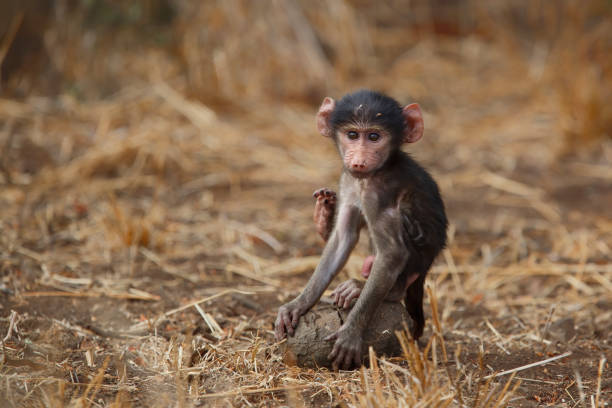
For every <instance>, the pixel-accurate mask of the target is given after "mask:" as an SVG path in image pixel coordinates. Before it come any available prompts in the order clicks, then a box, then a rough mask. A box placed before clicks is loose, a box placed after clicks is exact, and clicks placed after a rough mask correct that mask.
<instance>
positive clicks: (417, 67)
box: [0, 1, 612, 407]
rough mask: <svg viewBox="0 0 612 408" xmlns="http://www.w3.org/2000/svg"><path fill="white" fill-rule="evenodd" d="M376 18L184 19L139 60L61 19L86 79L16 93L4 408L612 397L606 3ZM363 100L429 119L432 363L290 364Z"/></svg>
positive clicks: (414, 352) (281, 14)
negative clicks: (317, 210)
mask: <svg viewBox="0 0 612 408" xmlns="http://www.w3.org/2000/svg"><path fill="white" fill-rule="evenodd" d="M94 3H96V2H93V3H92V4H94ZM145 3H146V4H149V5H151V4H157V3H155V2H149V3H147V2H143V3H142V4H145ZM361 3H362V2H317V7H312V6H311V7H309V6H307V4H306V3H304V2H289V1H278V2H274V5H275V7H271V8H270V7H263V6H261V5H260V4H259V3H255V2H247V1H231V2H228V1H212V2H207V3H206V5H205V6H198V4H199V3H198V2H184V3H181V8H179V9H177V16H176V19H175V20H174V22H173V25H172V26H171V27H169V28H166V30H169V31H170V32H171V33H172V35H173V36H174V37H173V38H174V40H173V41H172V42H171V44H170V45H167V46H158V45H152V44H150V43H148V42H146V41H143V43H142V44H136V45H134V44H133V42H132V43H129V44H132V46H133V47H136V48H135V50H131V49H126V47H127V46H123V47H122V46H120V44H127V43H128V42H125V43H124V42H122V41H127V40H125V39H126V38H132V37H129V35H130V34H129V30H118V31H117V33H118V34H117V38H119V39H120V40H116V42H115V43H114V42H113V41H110V40H109V39H108V38H107V37H105V35H104V32H103V30H101V29H100V30H99V31H98V35H99V38H98V37H96V39H95V41H94V43H92V41H93V40H92V37H91V35H89V36H88V35H85V34H83V33H82V31H83V30H84V29H83V26H82V25H81V22H82V21H84V20H82V19H84V18H85V17H84V15H86V14H87V13H85V12H84V11H83V10H81V9H78V10H76V11H75V10H72V11H70V9H67V10H64V9H61V8H60V9H58V10H56V14H54V15H55V16H56V17H55V18H58V19H61V18H68V17H72V18H73V19H72V20H70V21H72V23H70V24H68V23H66V22H65V20H61V21H60V23H61V22H63V24H59V23H57V22H56V24H51V25H50V27H49V28H48V30H47V32H46V36H45V41H46V47H47V52H48V54H49V58H50V61H51V62H52V63H51V65H52V70H55V71H57V72H58V73H59V74H60V77H61V78H62V79H63V81H64V82H63V85H64V86H65V87H64V88H62V91H61V92H59V94H57V95H50V96H41V93H37V92H34V91H28V92H26V94H25V95H22V96H21V97H13V98H8V97H1V98H0V146H1V147H0V148H1V149H2V150H1V152H2V154H1V156H0V183H1V184H0V208H2V212H1V215H0V276H1V277H2V280H1V282H0V291H1V292H2V294H1V295H0V296H1V297H0V338H1V339H3V340H2V344H1V349H0V350H1V351H0V353H1V366H0V390H1V392H0V405H3V406H37V407H38V406H45V407H59V406H74V407H82V406H85V407H94V406H114V407H124V406H201V405H204V406H208V405H212V406H217V405H219V406H220V405H222V406H227V405H236V406H245V405H247V406H251V405H254V406H282V405H288V406H320V405H334V406H398V407H404V406H405V407H408V406H410V407H431V406H439V407H446V406H452V407H455V406H457V407H458V406H469V407H506V406H513V407H515V406H519V407H531V406H551V405H552V406H562V407H576V406H584V407H605V406H609V404H610V399H611V398H612V390H611V387H612V383H611V378H610V375H609V371H610V366H609V364H610V361H611V360H612V337H611V335H610V333H612V323H611V322H612V296H611V295H610V294H611V293H612V258H611V253H612V251H611V248H612V221H611V220H612V213H611V207H610V204H609V203H610V202H612V190H611V189H610V183H611V181H612V166H611V163H612V144H611V139H610V137H609V136H610V134H611V133H610V129H611V127H610V118H611V117H612V116H610V115H611V113H610V111H609V107H608V106H607V101H608V100H609V97H608V96H609V92H610V84H611V83H612V81H610V77H609V74H610V72H611V71H610V69H609V67H610V61H611V59H610V55H612V53H610V52H606V50H609V48H606V47H608V45H607V44H609V43H606V41H607V40H609V38H612V36H610V33H611V30H610V19H609V16H610V14H609V13H610V11H609V10H608V9H605V7H608V6H606V3H605V2H592V3H589V7H585V8H581V9H579V10H575V9H574V6H572V5H571V4H569V3H567V4H566V3H563V4H562V5H563V7H555V6H548V5H547V3H539V2H535V3H534V4H535V5H533V6H530V7H533V8H530V7H527V8H522V7H517V6H516V5H515V4H514V3H513V2H503V4H502V5H501V6H497V5H496V6H490V7H484V6H483V7H480V8H477V9H476V12H477V16H478V17H477V18H473V17H469V15H468V14H466V13H465V9H463V8H462V7H464V5H462V4H463V3H461V2H458V3H457V4H458V5H457V6H456V7H459V9H458V11H459V12H460V13H459V14H457V13H455V12H453V10H450V12H449V10H446V11H445V12H442V11H440V10H441V9H440V10H438V9H437V8H436V7H433V6H431V7H430V6H429V3H425V2H423V3H422V2H414V4H413V6H411V7H413V8H412V9H410V8H407V7H405V5H404V4H403V3H402V2H396V1H390V2H385V3H384V4H381V5H378V6H376V7H374V8H371V6H368V5H366V4H361ZM139 4H140V3H139ZM601 7H604V9H602V8H601ZM517 10H518V11H517ZM602 10H604V11H605V10H607V11H606V12H607V13H608V14H605V13H603V11H602ZM438 11H439V12H438ZM62 13H66V14H62ZM71 13H72V14H71ZM512 13H519V16H518V17H517V16H515V15H513V14H512ZM520 13H526V17H525V16H523V17H525V18H522V17H521V15H520ZM556 13H558V14H559V15H560V16H561V17H562V18H563V20H562V21H564V22H567V23H564V24H561V27H562V28H563V30H562V32H557V31H554V30H552V28H550V27H553V26H554V24H553V23H552V22H550V21H549V20H551V19H552V20H554V18H553V17H554V16H556V15H557V14H556ZM597 13H599V14H597ZM602 13H603V14H602ZM448 15H451V16H453V15H461V16H464V17H465V18H464V19H460V21H459V20H456V19H452V18H451V19H450V20H448V19H447V16H448ZM598 15H599V16H601V15H603V16H604V17H603V18H596V17H593V16H598ZM445 16H446V17H445ZM366 17H367V18H366ZM519 17H521V18H519ZM26 20H27V17H26ZM552 20H551V21H552ZM14 21H15V23H14V24H18V23H19V17H15V20H14ZM66 21H67V20H66ZM458 21H459V22H458ZM25 23H26V21H25V20H24V24H25ZM361 23H363V26H362V25H360V24H361ZM360 27H363V29H361V28H360ZM534 27H536V28H537V27H539V30H536V29H535V28H534ZM584 27H586V28H588V30H586V29H585V30H582V28H584ZM529 30H533V31H529ZM85 31H87V30H85ZM88 32H89V31H88ZM94 32H95V31H94ZM18 33H19V32H18ZM89 33H90V34H91V32H89ZM339 33H341V34H339ZM449 33H451V34H452V35H449ZM453 33H454V34H453ZM551 33H552V34H551ZM81 34H83V35H81ZM131 35H132V36H133V34H131ZM3 38H4V40H2V41H4V43H3V42H2V41H0V50H4V49H5V47H4V45H2V44H6V49H8V48H10V46H11V42H12V41H13V40H12V39H11V38H10V36H6V35H5V37H3ZM136 38H137V37H136ZM532 38H533V39H537V42H536V43H535V45H534V44H532V43H531V42H529V39H532ZM551 38H554V39H557V38H558V39H559V40H558V41H556V42H547V41H548V40H550V39H551ZM15 41H17V40H15ZM132 41H133V40H132ZM568 42H572V44H575V47H574V48H572V49H569V48H563V47H561V46H560V45H559V44H562V43H568ZM92 44H94V45H92ZM118 44H119V45H118ZM542 50H544V51H542ZM1 54H2V55H6V57H7V58H8V57H10V54H6V52H5V51H2V53H1ZM76 56H79V58H77V57H76ZM575 56H580V58H587V56H588V58H590V60H589V62H590V63H589V64H587V65H585V64H582V63H581V59H580V58H574V57H575ZM94 57H95V58H94ZM0 60H2V58H0ZM101 61H104V63H101ZM49 69H50V70H51V68H49ZM16 78H17V77H11V78H7V79H6V81H7V82H6V84H5V88H4V89H6V90H7V92H9V91H12V92H14V94H16V95H18V94H19V90H20V89H21V90H23V89H31V88H28V87H30V86H33V85H32V84H33V83H34V82H33V81H34V80H33V79H29V80H26V79H21V80H19V81H18V80H17V79H16ZM20 81H21V82H20ZM357 86H367V87H374V88H379V89H382V90H384V91H387V92H389V93H390V94H392V95H393V96H395V97H397V98H398V99H400V100H401V101H402V102H409V101H413V100H415V101H417V102H419V103H420V104H421V105H422V107H423V108H424V111H425V115H426V116H425V122H426V128H427V131H426V137H425V139H424V140H423V141H422V142H419V144H417V145H416V146H411V147H410V150H411V151H412V152H413V153H414V156H415V157H416V158H417V159H418V160H419V161H420V162H422V163H423V164H425V165H426V166H427V167H428V168H429V169H430V170H431V171H432V172H433V173H434V175H435V177H436V179H437V180H438V182H439V184H440V186H441V189H442V192H443V196H444V198H445V201H446V204H447V207H448V211H449V216H450V220H451V228H450V231H449V237H450V244H449V246H448V249H447V250H445V252H444V253H443V255H442V256H440V258H439V259H438V261H437V262H436V264H435V265H434V267H433V269H432V270H431V271H430V275H429V278H428V283H427V285H428V299H427V303H428V307H427V315H428V320H427V329H426V333H425V336H424V338H425V339H426V344H423V345H421V347H418V346H417V345H415V344H414V343H413V342H411V341H409V340H408V339H407V338H406V336H405V335H403V334H401V333H399V334H398V335H399V336H400V339H401V341H402V345H403V349H404V355H403V356H402V357H396V358H374V356H371V358H370V360H371V361H372V362H373V363H372V364H371V366H370V367H369V368H363V369H362V370H361V371H355V372H339V373H334V372H329V371H327V370H324V369H322V370H305V369H300V368H296V367H289V366H286V365H285V364H284V363H283V362H282V359H281V356H280V354H279V349H278V344H276V343H275V342H274V340H273V333H272V322H273V320H274V317H275V314H276V311H277V307H278V306H279V305H280V304H281V303H282V302H285V301H287V300H288V299H290V298H291V297H293V296H295V295H296V294H297V293H298V291H299V290H300V288H301V287H302V286H303V284H304V283H305V281H306V279H307V278H308V276H309V274H310V273H311V271H312V270H313V268H314V267H315V266H316V263H317V261H318V255H319V253H320V251H321V247H322V244H321V242H320V240H319V238H318V237H317V236H316V233H315V229H314V226H313V225H312V222H311V211H312V203H311V201H310V194H311V192H312V191H313V190H314V189H315V188H317V187H321V186H330V187H333V186H335V185H336V180H337V176H338V173H339V160H338V158H337V157H336V153H335V151H334V149H333V146H331V144H330V143H329V141H327V140H323V139H322V138H321V137H319V136H317V135H316V134H315V130H314V119H313V118H314V116H313V115H314V109H315V105H316V103H318V101H319V100H320V98H321V97H322V96H323V95H325V94H328V93H329V94H331V95H333V96H339V95H340V93H342V92H344V91H346V90H348V89H352V88H354V87H357ZM34 89H35V88H34ZM101 95H104V96H103V97H102V96H101ZM570 113H571V114H570ZM568 137H569V138H570V140H571V142H570V143H569V144H568V142H567V138H568ZM568 146H569V147H568ZM568 149H570V150H572V153H573V154H569V155H568ZM362 241H365V240H362ZM366 255H367V245H366V243H365V242H361V243H360V245H359V246H358V248H357V250H356V254H354V255H353V257H352V258H351V261H350V262H349V264H348V265H347V267H346V268H345V270H344V271H343V272H341V276H340V277H341V278H346V277H347V276H357V275H358V272H359V269H360V265H361V261H362V260H363V258H364V257H365V256H366Z"/></svg>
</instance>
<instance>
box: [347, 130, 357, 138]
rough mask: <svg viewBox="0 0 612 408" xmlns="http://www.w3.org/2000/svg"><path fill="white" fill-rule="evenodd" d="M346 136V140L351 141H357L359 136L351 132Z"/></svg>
mask: <svg viewBox="0 0 612 408" xmlns="http://www.w3.org/2000/svg"><path fill="white" fill-rule="evenodd" d="M346 135H347V136H348V138H349V139H351V140H357V139H358V138H359V135H358V134H357V132H355V131H352V130H351V131H350V132H347V134H346Z"/></svg>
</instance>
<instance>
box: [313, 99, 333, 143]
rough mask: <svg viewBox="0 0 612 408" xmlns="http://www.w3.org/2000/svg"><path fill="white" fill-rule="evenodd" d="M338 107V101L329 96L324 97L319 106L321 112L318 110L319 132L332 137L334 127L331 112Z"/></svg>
mask: <svg viewBox="0 0 612 408" xmlns="http://www.w3.org/2000/svg"><path fill="white" fill-rule="evenodd" d="M335 107H336V101H334V100H333V99H332V98H330V97H329V96H327V97H326V98H325V99H323V103H322V104H321V107H320V108H319V112H317V129H318V130H319V133H321V134H322V135H323V136H326V137H332V136H333V134H332V128H331V124H330V123H329V119H330V118H331V114H332V112H333V111H334V108H335Z"/></svg>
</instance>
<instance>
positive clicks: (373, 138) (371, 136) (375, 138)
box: [368, 133, 380, 142]
mask: <svg viewBox="0 0 612 408" xmlns="http://www.w3.org/2000/svg"><path fill="white" fill-rule="evenodd" d="M368 139H370V140H371V141H372V142H376V141H378V139H380V135H379V134H378V133H370V134H369V135H368Z"/></svg>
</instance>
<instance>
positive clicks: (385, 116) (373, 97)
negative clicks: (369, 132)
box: [330, 89, 405, 140]
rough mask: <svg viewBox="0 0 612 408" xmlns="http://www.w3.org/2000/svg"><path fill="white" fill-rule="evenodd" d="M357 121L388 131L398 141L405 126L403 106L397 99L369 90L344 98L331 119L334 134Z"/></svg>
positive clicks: (339, 102) (337, 105)
mask: <svg viewBox="0 0 612 408" xmlns="http://www.w3.org/2000/svg"><path fill="white" fill-rule="evenodd" d="M355 121H359V122H361V123H367V124H370V125H376V126H380V127H382V128H384V129H388V130H389V131H390V132H391V134H392V135H393V137H394V138H395V139H396V140H399V139H400V138H401V135H402V131H403V130H404V126H405V125H404V118H403V117H402V106H401V105H400V104H399V103H398V102H397V101H396V100H395V99H393V98H391V97H389V96H386V95H383V94H382V93H380V92H375V91H370V90H367V89H362V90H360V91H356V92H353V93H350V94H347V95H345V96H343V97H342V99H340V100H339V101H338V103H337V104H336V108H335V109H334V112H333V113H332V115H331V118H330V123H331V126H332V129H333V130H334V132H335V131H336V130H337V129H338V128H339V127H341V126H343V125H346V124H349V123H354V122H355Z"/></svg>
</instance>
